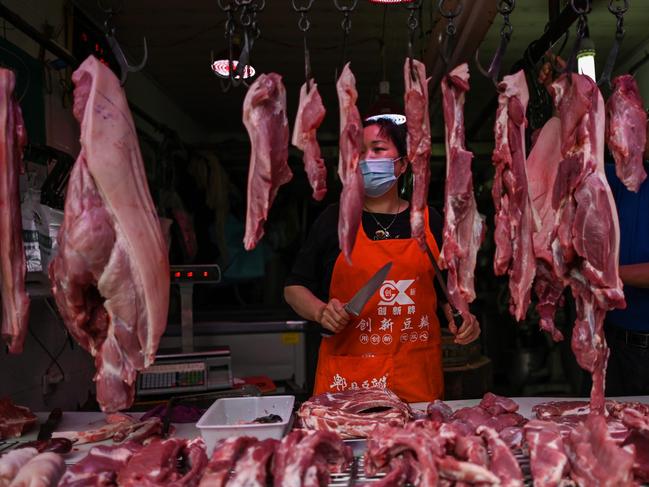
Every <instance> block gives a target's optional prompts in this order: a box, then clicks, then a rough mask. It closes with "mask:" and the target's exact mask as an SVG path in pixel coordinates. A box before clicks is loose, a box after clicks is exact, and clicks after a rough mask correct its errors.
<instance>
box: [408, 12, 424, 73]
mask: <svg viewBox="0 0 649 487" xmlns="http://www.w3.org/2000/svg"><path fill="white" fill-rule="evenodd" d="M406 8H407V9H408V10H410V15H409V16H408V29H409V30H410V35H409V36H408V59H409V64H410V77H411V78H412V80H413V81H417V73H416V71H415V67H414V64H413V62H412V60H413V59H414V54H413V46H414V44H415V32H416V31H417V28H418V27H419V17H418V13H419V10H420V9H421V0H415V1H414V2H410V3H408V4H407V5H406Z"/></svg>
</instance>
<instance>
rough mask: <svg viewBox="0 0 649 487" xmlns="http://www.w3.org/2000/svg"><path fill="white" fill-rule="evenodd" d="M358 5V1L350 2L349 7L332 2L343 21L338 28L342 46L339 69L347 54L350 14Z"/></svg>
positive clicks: (335, 1)
mask: <svg viewBox="0 0 649 487" xmlns="http://www.w3.org/2000/svg"><path fill="white" fill-rule="evenodd" d="M357 4H358V0H351V2H350V4H349V5H341V4H340V2H339V1H338V0H334V6H335V7H336V9H337V10H338V11H339V12H342V13H343V20H342V22H341V23H340V26H341V27H342V29H343V45H342V50H341V52H340V67H341V69H342V67H343V65H344V63H345V54H346V53H347V38H348V37H349V33H350V32H351V30H352V19H351V17H350V16H351V13H352V12H353V11H354V9H355V8H356V5H357ZM334 77H335V79H334V84H335V83H336V82H337V81H338V67H336V71H335V73H334Z"/></svg>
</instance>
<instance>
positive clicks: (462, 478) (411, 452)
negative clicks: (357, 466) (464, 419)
mask: <svg viewBox="0 0 649 487" xmlns="http://www.w3.org/2000/svg"><path fill="white" fill-rule="evenodd" d="M445 426H446V425H441V426H440V425H439V424H437V423H434V422H431V421H426V420H417V421H414V422H412V423H409V424H407V425H406V426H405V427H393V426H387V425H379V426H377V427H376V429H375V430H374V431H372V433H371V434H370V436H369V438H368V443H367V452H366V454H365V472H366V474H367V475H370V476H373V475H376V474H377V473H379V472H385V473H386V476H385V477H384V478H383V479H381V480H379V481H378V482H377V483H372V484H369V485H379V486H385V487H387V486H393V485H406V483H408V484H410V485H415V486H429V485H446V483H452V482H457V484H456V485H467V484H468V483H486V484H487V485H489V484H498V483H499V478H498V477H497V476H496V475H495V474H494V473H493V472H492V471H490V470H489V469H488V467H487V462H488V457H487V450H486V448H485V447H484V444H482V442H481V439H480V438H478V437H475V438H477V439H478V441H480V442H481V444H482V445H481V446H482V449H483V452H484V454H485V458H484V461H485V463H484V464H479V463H473V462H471V461H467V457H462V456H460V455H456V453H455V451H456V449H457V444H458V443H459V442H460V441H463V440H464V438H466V437H465V436H464V435H463V434H462V433H460V432H458V431H455V430H454V429H452V428H446V427H445Z"/></svg>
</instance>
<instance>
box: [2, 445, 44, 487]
mask: <svg viewBox="0 0 649 487" xmlns="http://www.w3.org/2000/svg"><path fill="white" fill-rule="evenodd" d="M36 455H38V451H37V450H36V448H19V449H16V450H11V451H10V452H8V453H5V454H4V455H2V456H0V487H7V486H8V485H9V484H10V483H11V481H12V480H13V479H14V478H15V477H16V475H18V472H19V471H20V469H21V468H22V467H23V465H25V464H26V463H27V462H29V461H30V460H31V459H32V458H34V457H35V456H36Z"/></svg>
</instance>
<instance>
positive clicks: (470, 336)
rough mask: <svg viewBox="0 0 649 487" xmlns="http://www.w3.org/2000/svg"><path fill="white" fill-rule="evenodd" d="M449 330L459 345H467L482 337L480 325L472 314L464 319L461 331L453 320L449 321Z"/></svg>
mask: <svg viewBox="0 0 649 487" xmlns="http://www.w3.org/2000/svg"><path fill="white" fill-rule="evenodd" d="M448 329H449V330H450V332H451V333H453V335H455V340H454V341H455V343H457V344H459V345H467V344H469V343H471V342H472V341H474V340H476V339H477V338H478V337H479V336H480V323H478V320H477V319H476V317H475V316H473V315H472V314H471V313H469V317H468V318H465V319H464V321H463V322H462V325H460V328H459V329H458V327H457V326H455V323H454V322H453V320H451V321H449V323H448Z"/></svg>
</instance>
